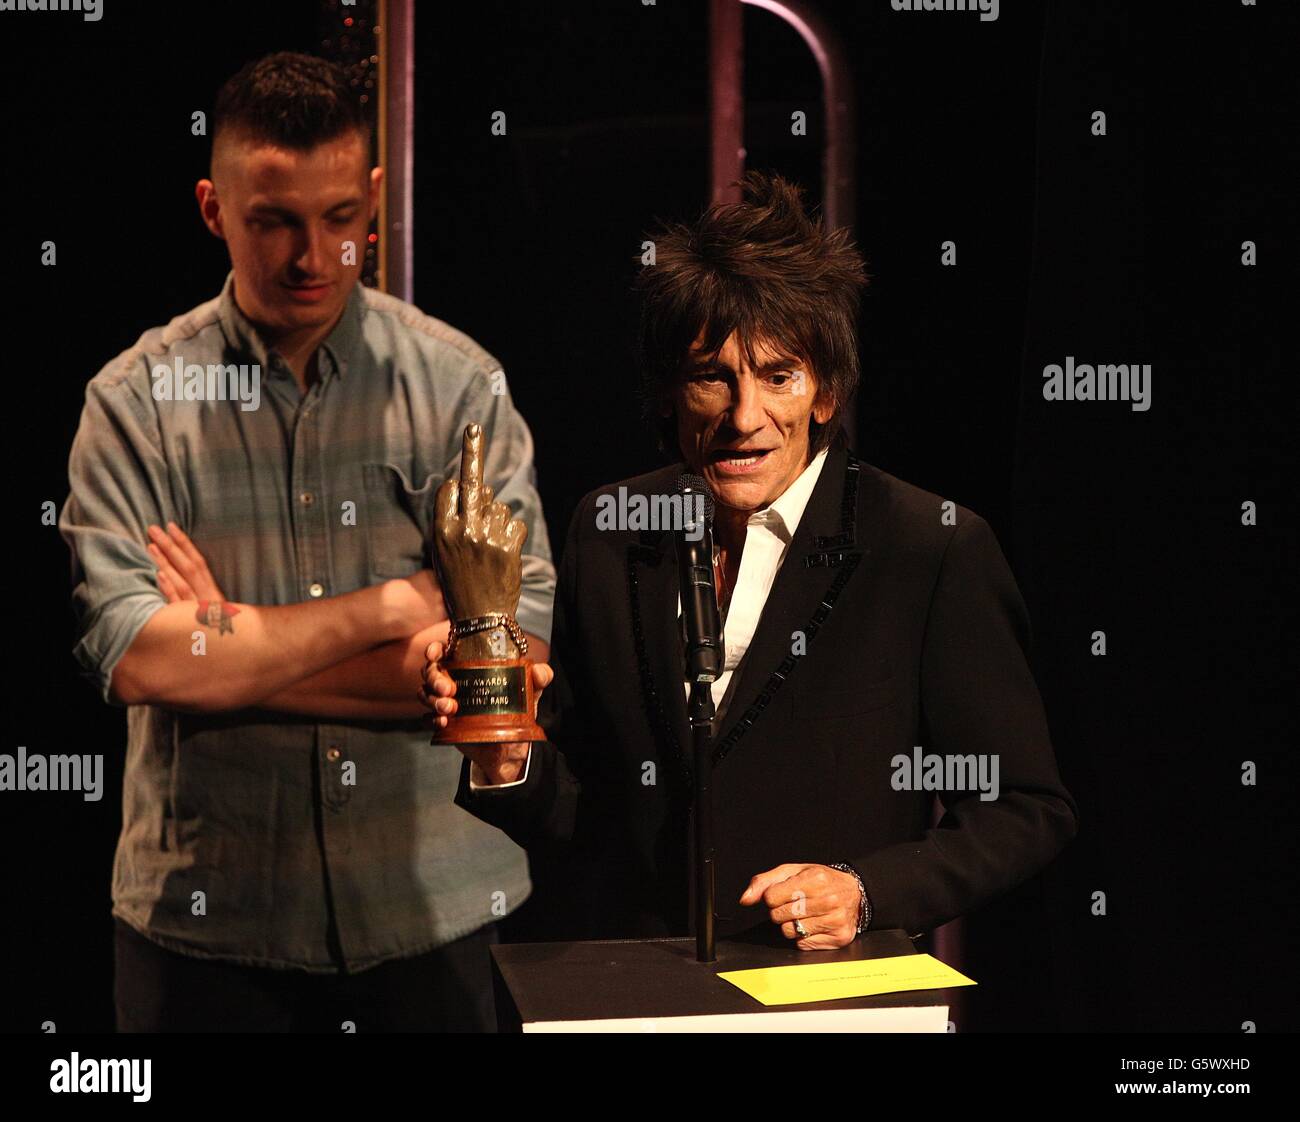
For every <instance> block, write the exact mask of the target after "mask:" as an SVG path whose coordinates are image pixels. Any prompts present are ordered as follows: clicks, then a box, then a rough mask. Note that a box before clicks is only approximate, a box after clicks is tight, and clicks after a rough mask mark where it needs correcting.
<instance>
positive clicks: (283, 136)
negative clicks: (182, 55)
mask: <svg viewBox="0 0 1300 1122" xmlns="http://www.w3.org/2000/svg"><path fill="white" fill-rule="evenodd" d="M353 130H356V131H358V132H360V133H361V134H362V136H363V137H364V138H365V141H366V143H367V145H369V141H370V123H369V121H368V120H367V118H366V114H365V112H364V110H363V108H362V106H361V102H360V100H359V98H358V96H357V94H356V93H355V92H354V91H353V89H352V86H351V84H350V83H349V81H348V76H347V73H346V72H345V71H344V70H343V69H342V67H340V66H337V65H336V64H334V63H332V62H329V61H327V60H326V59H323V58H316V57H314V56H312V55H305V54H298V53H295V52H293V51H279V52H277V53H276V54H272V55H267V56H266V57H265V58H260V59H256V60H255V61H253V62H250V63H248V64H247V65H246V66H244V67H243V69H241V70H240V71H239V73H238V74H236V75H235V76H234V77H232V78H230V79H229V80H228V81H227V82H226V84H225V85H223V86H222V87H221V90H220V91H219V92H218V93H217V100H216V105H215V106H214V108H213V113H212V142H213V145H214V146H215V145H216V143H217V140H218V139H219V138H220V137H221V136H222V134H223V133H231V134H234V135H238V136H240V137H247V138H249V139H252V140H256V141H261V142H263V143H269V144H273V145H275V146H276V147H278V148H287V149H290V150H293V151H299V152H305V151H309V150H310V149H312V148H314V147H316V145H318V144H322V143H324V142H326V141H329V140H335V139H337V138H338V137H340V136H343V135H344V134H345V133H348V132H351V131H353Z"/></svg>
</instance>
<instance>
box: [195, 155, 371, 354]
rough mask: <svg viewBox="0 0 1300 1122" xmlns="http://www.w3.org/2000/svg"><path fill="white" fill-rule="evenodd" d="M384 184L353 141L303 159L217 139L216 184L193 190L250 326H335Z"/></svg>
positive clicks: (360, 260) (291, 328) (286, 328)
mask: <svg viewBox="0 0 1300 1122" xmlns="http://www.w3.org/2000/svg"><path fill="white" fill-rule="evenodd" d="M381 175H382V173H381V171H380V169H378V168H375V169H373V170H369V153H368V152H367V150H366V144H365V139H364V137H363V136H362V135H361V134H360V133H359V132H349V133H346V134H344V135H343V136H340V137H338V138H336V139H334V140H330V141H326V142H325V143H323V144H319V145H317V146H316V147H315V148H312V149H311V150H310V151H307V152H296V151H292V150H287V149H284V148H276V147H273V146H271V145H269V144H265V143H263V142H261V141H257V140H251V139H247V138H243V137H238V136H236V137H230V138H226V137H223V138H222V139H221V141H220V143H219V149H218V152H217V154H216V156H215V158H214V161H213V177H214V178H213V180H202V181H200V183H199V185H198V197H199V204H200V207H201V209H202V211H203V217H204V220H205V221H206V222H207V224H208V227H209V229H211V230H212V232H213V233H214V234H216V235H217V236H218V237H221V238H224V239H225V242H226V246H227V248H228V249H229V251H230V263H231V267H232V268H233V270H234V273H235V292H236V294H237V295H238V298H239V306H240V308H241V309H242V310H243V311H244V313H245V314H246V315H247V316H248V317H249V318H250V319H252V320H253V321H254V322H256V323H257V324H259V325H260V326H262V327H264V328H269V329H270V330H271V331H272V332H273V333H288V332H294V331H301V330H310V329H311V328H314V327H324V326H326V325H328V324H330V323H333V322H334V320H336V319H337V318H338V316H339V314H340V313H341V312H342V310H343V306H344V305H345V304H346V303H347V299H348V294H349V293H350V292H351V290H352V287H353V285H354V284H355V282H356V280H357V277H358V276H360V274H361V267H362V263H363V261H364V259H365V251H366V244H367V242H366V238H367V236H368V234H369V227H370V222H371V220H372V219H373V217H374V214H375V210H376V207H377V206H378V205H379V183H380V179H381ZM347 242H351V243H352V250H351V252H348V251H347V247H346V246H345V243H347ZM345 256H346V258H347V260H348V261H349V262H350V263H349V264H345V263H344V259H345Z"/></svg>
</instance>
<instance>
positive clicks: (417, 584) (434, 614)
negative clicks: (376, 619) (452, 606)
mask: <svg viewBox="0 0 1300 1122" xmlns="http://www.w3.org/2000/svg"><path fill="white" fill-rule="evenodd" d="M383 596H384V604H385V609H386V614H387V616H388V617H389V619H390V620H391V626H390V628H389V629H390V630H391V631H392V632H393V633H394V634H393V638H399V639H400V638H405V637H406V636H408V635H414V634H415V633H416V632H417V631H423V630H424V629H425V628H426V627H432V626H433V625H434V624H436V623H445V622H446V621H447V605H446V602H445V601H444V600H443V598H442V589H441V588H440V587H439V585H438V577H437V575H436V574H435V573H434V571H433V570H432V569H421V570H420V571H419V572H418V573H412V574H411V575H410V576H409V577H397V578H396V579H394V580H388V581H385V582H384V584H383Z"/></svg>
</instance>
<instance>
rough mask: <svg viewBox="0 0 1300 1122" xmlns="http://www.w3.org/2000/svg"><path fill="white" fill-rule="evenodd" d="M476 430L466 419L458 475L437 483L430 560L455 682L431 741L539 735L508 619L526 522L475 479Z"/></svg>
mask: <svg viewBox="0 0 1300 1122" xmlns="http://www.w3.org/2000/svg"><path fill="white" fill-rule="evenodd" d="M484 458H485V449H484V447H483V429H482V428H481V427H480V426H479V425H469V426H468V427H467V428H466V429H465V441H464V447H463V451H462V453H461V458H460V478H459V479H455V478H452V479H448V480H447V481H446V482H445V483H443V485H442V486H441V487H439V488H438V497H437V507H436V512H435V515H434V528H433V545H434V560H435V563H436V564H437V566H438V578H439V580H440V581H441V583H442V595H443V599H444V600H445V601H446V602H447V614H448V615H449V616H450V617H451V621H452V623H451V636H450V638H449V640H448V643H447V651H446V653H445V655H444V657H443V659H442V666H443V669H444V670H446V672H447V674H448V675H449V676H450V677H451V679H452V680H453V681H454V682H455V683H456V702H457V709H456V713H455V715H454V716H453V717H452V718H451V719H450V720H449V721H448V722H447V724H446V726H445V727H443V728H438V729H434V731H433V740H432V743H435V744H497V743H509V742H514V741H520V742H522V741H531V740H545V739H546V734H545V733H544V732H543V731H542V729H541V727H540V726H539V725H538V724H537V719H536V718H537V690H536V686H535V685H534V683H533V674H532V665H533V664H532V660H531V659H528V658H525V657H523V656H524V655H526V654H527V653H528V639H527V637H526V636H525V635H524V633H523V631H522V630H521V629H520V627H519V624H518V623H517V622H516V621H515V612H516V611H517V610H518V608H519V589H520V585H521V583H522V579H523V561H522V558H521V557H520V552H521V550H522V549H523V546H524V539H525V538H526V537H527V536H528V527H527V526H525V525H524V524H523V523H522V522H520V521H519V520H518V519H512V518H511V517H510V508H509V507H508V506H506V505H505V503H499V502H493V501H492V488H491V487H485V486H484V485H483V461H484Z"/></svg>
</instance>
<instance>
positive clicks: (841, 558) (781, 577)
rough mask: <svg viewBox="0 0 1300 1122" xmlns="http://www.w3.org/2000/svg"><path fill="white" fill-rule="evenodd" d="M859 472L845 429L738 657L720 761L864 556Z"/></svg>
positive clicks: (793, 665) (794, 664) (788, 671)
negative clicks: (800, 640) (859, 532)
mask: <svg viewBox="0 0 1300 1122" xmlns="http://www.w3.org/2000/svg"><path fill="white" fill-rule="evenodd" d="M857 476H858V468H857V461H856V459H854V458H853V457H851V455H850V453H849V450H848V446H847V444H846V443H845V440H844V437H843V434H839V435H837V437H836V439H835V441H834V442H833V443H832V445H831V449H830V452H829V453H828V454H827V457H826V463H825V464H824V465H823V467H822V472H821V476H820V478H819V479H818V480H817V486H816V487H815V488H814V490H813V493H812V496H811V497H810V498H809V500H808V505H807V507H806V508H805V509H804V513H803V517H802V518H800V520H799V528H798V529H797V530H796V531H795V536H794V539H793V540H792V541H791V543H790V548H789V550H788V552H787V553H786V556H785V560H784V561H783V562H782V564H781V568H780V570H779V571H778V572H777V575H776V580H775V581H774V582H773V584H772V589H771V592H770V593H769V594H768V598H767V603H766V604H765V605H764V607H763V614H762V615H761V616H760V617H759V621H758V628H757V630H756V631H755V632H754V637H753V639H752V640H751V641H750V644H749V650H748V651H747V652H746V654H745V658H744V660H743V661H742V663H741V665H740V671H739V674H740V677H739V680H738V681H737V682H736V684H735V687H734V690H733V692H732V696H731V701H730V703H729V704H728V707H727V712H726V714H725V717H724V720H723V725H722V728H721V730H720V731H719V734H718V738H717V739H718V743H717V748H716V749H715V750H714V759H715V761H716V760H721V759H722V758H723V757H724V756H725V755H726V754H727V753H728V752H730V751H731V749H732V748H734V747H735V746H736V744H737V743H739V742H740V741H741V739H742V738H743V737H744V736H745V734H746V733H747V732H748V731H749V729H750V728H751V727H752V726H753V724H754V723H755V722H756V721H758V720H759V719H760V717H761V715H762V713H763V711H764V709H766V707H767V704H768V702H770V701H771V699H772V697H773V696H775V694H776V692H777V691H778V690H779V689H780V688H781V687H782V686H783V685H784V684H785V681H786V679H788V678H789V677H790V676H791V675H792V674H794V673H795V672H796V671H797V669H798V665H799V661H800V657H801V656H799V655H796V654H794V645H795V642H796V638H797V637H796V634H795V633H796V632H801V633H802V634H803V636H804V642H805V643H806V644H811V643H812V642H813V641H814V639H815V636H816V632H817V629H818V628H819V627H820V626H821V624H822V623H823V622H824V621H825V619H826V617H827V616H828V615H829V614H830V611H831V609H832V608H833V607H834V603H835V598H836V597H838V595H839V593H840V590H841V589H842V588H843V587H844V585H845V584H846V583H847V582H848V579H849V577H850V576H852V573H853V570H854V569H855V568H856V566H857V564H858V562H859V561H860V560H861V551H860V548H859V546H858V543H857V542H856V526H855V521H856V519H855V515H856V509H855V508H856V498H857ZM846 499H847V500H848V502H847V503H846Z"/></svg>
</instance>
